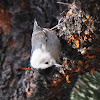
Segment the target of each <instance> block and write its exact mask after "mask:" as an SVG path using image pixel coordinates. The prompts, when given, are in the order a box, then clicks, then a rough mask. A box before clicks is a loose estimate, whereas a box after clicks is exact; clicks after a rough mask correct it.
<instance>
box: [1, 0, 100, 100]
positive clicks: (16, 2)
mask: <svg viewBox="0 0 100 100" xmlns="http://www.w3.org/2000/svg"><path fill="white" fill-rule="evenodd" d="M56 2H57V1H56V0H51V1H50V0H11V1H10V0H1V1H0V40H1V42H0V56H1V58H0V100H61V99H62V100H70V94H71V91H72V88H73V86H74V85H75V82H76V81H77V79H78V75H79V74H85V73H86V72H90V71H91V70H92V71H91V74H92V73H93V70H94V69H95V70H96V71H99V66H100V63H99V62H100V45H99V43H100V39H99V38H100V34H99V31H100V30H99V27H100V14H99V12H100V6H99V0H89V1H87V0H84V1H83V0H75V1H74V3H72V4H71V5H69V6H67V5H61V4H57V3H56ZM62 2H66V0H63V1H62ZM71 2H72V1H71ZM69 3H70V2H69ZM68 7H69V10H68V9H67V8H68ZM66 9H67V10H68V12H67V10H66ZM62 11H64V12H63V13H62V14H61V16H62V17H61V18H59V17H60V16H59V15H60V13H61V12H62ZM34 18H36V20H37V21H38V24H39V25H40V26H42V27H49V28H52V27H53V28H52V30H53V31H54V32H55V34H57V35H58V37H59V39H60V41H61V44H62V52H61V56H60V58H59V63H60V64H62V63H64V62H63V60H65V61H66V62H67V66H66V64H64V66H65V67H66V70H65V72H64V74H62V73H60V71H61V70H63V71H64V69H54V70H53V72H52V73H50V74H49V75H40V74H39V73H37V72H33V71H23V70H21V69H19V66H23V67H28V66H29V65H30V63H29V60H30V51H31V33H32V29H33V21H34ZM59 19H60V20H59ZM58 20H59V23H58V24H57V22H58ZM66 76H67V77H69V80H68V79H66ZM66 80H67V82H66ZM69 81H71V82H70V83H68V82H69Z"/></svg>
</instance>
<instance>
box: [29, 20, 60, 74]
mask: <svg viewBox="0 0 100 100" xmlns="http://www.w3.org/2000/svg"><path fill="white" fill-rule="evenodd" d="M60 53H61V43H60V40H59V39H58V37H57V35H56V34H55V33H54V32H53V31H52V30H51V29H47V28H41V27H40V26H39V25H38V24H37V21H36V20H34V26H33V33H32V37H31V57H30V66H31V68H32V69H36V70H40V72H41V71H45V72H46V70H47V69H49V70H50V68H53V67H58V66H60V64H57V60H58V57H59V55H60Z"/></svg>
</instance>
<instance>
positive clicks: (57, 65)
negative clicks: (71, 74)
mask: <svg viewBox="0 0 100 100" xmlns="http://www.w3.org/2000/svg"><path fill="white" fill-rule="evenodd" d="M54 65H55V67H58V68H59V67H63V66H62V65H60V64H54Z"/></svg>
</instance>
